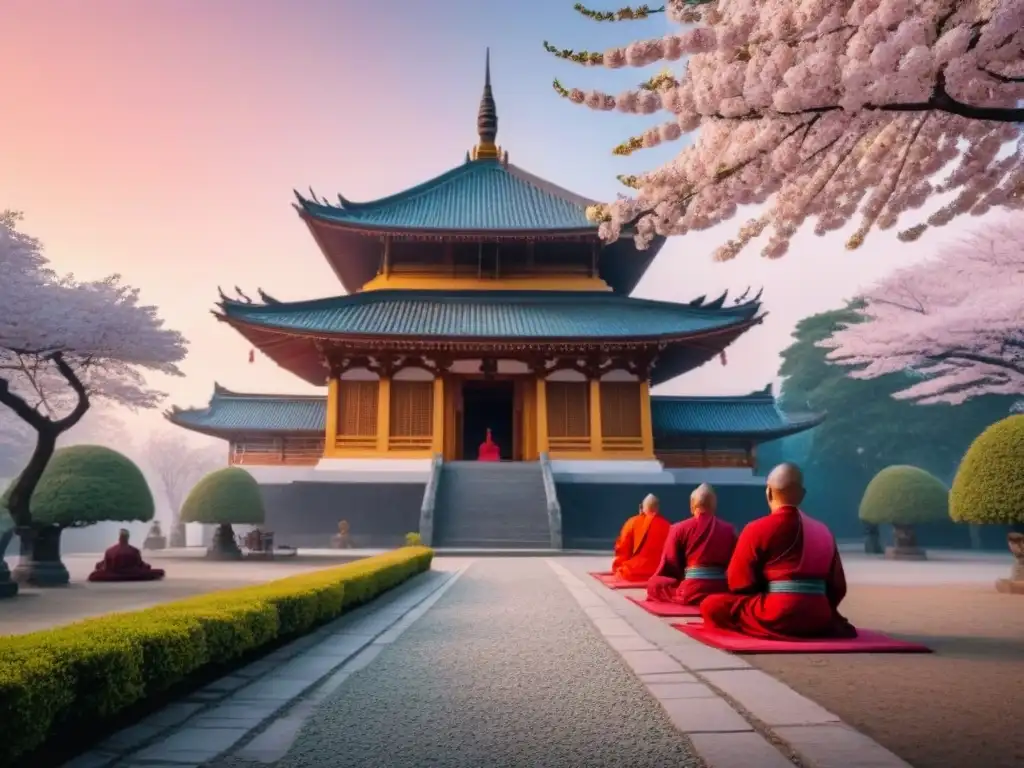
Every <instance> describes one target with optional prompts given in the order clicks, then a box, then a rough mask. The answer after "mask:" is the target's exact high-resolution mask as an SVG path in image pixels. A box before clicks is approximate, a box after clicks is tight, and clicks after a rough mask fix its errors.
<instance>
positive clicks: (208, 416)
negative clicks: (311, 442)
mask: <svg viewBox="0 0 1024 768" xmlns="http://www.w3.org/2000/svg"><path fill="white" fill-rule="evenodd" d="M326 414H327V400H326V398H324V397H323V396H322V395H266V394H244V393H241V392H232V391H231V390H229V389H226V388H224V387H222V386H220V385H219V384H214V385H213V396H212V397H211V398H210V403H209V405H207V406H206V407H205V408H177V407H174V408H171V409H170V410H169V411H167V412H166V413H165V414H164V416H165V417H166V418H167V419H168V421H171V422H172V423H174V424H177V425H179V426H182V427H185V428H186V429H191V430H193V431H196V432H202V433H204V434H210V435H214V436H217V435H220V434H221V433H240V432H257V433H263V432H282V433H299V432H302V433H306V432H317V433H322V432H323V431H324V425H325V424H326V423H327V421H326V418H327V417H326Z"/></svg>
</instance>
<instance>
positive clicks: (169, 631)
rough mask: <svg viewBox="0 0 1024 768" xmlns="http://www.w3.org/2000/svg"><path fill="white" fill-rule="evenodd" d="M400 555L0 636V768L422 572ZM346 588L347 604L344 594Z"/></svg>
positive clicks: (416, 554)
mask: <svg viewBox="0 0 1024 768" xmlns="http://www.w3.org/2000/svg"><path fill="white" fill-rule="evenodd" d="M432 558H433V551H432V550H430V549H428V548H426V547H404V548H402V549H398V550H395V551H394V552H389V553H386V554H383V555H377V556H375V557H369V558H366V559H364V560H357V561H355V562H352V563H346V564H345V565H342V566H338V567H335V568H326V569H324V570H320V571H314V572H312V573H305V574H300V575H297V576H291V577H289V578H286V579H280V580H279V581H273V582H270V583H268V584H263V585H259V586H251V587H242V588H240V589H231V590H225V591H222V592H214V593H211V594H208V595H199V596H196V597H191V598H187V599H185V600H179V601H176V602H173V603H167V604H165V605H160V606H155V607H153V608H147V609H145V610H141V611H135V612H132V613H120V614H111V615H108V616H101V617H97V618H93V619H87V620H85V621H81V622H77V623H75V624H69V625H67V626H64V627H57V628H54V629H50V630H45V631H42V632H33V633H31V634H27V635H20V636H19V635H16V636H8V637H0V722H2V723H3V725H4V739H3V740H2V741H0V766H4V767H5V768H6V767H7V766H15V765H24V764H25V763H24V759H25V758H24V757H23V756H25V755H27V754H28V753H30V752H32V751H33V750H35V749H38V748H40V747H42V746H43V745H45V744H46V743H47V742H49V741H50V740H57V739H60V738H62V736H63V735H66V733H67V732H68V730H69V729H73V731H74V732H76V733H82V732H86V731H87V730H88V729H97V728H100V727H102V726H103V724H104V723H105V721H108V720H109V719H110V718H112V717H114V716H116V715H117V714H119V713H121V712H123V711H124V710H125V709H127V708H129V707H131V706H133V705H135V704H138V703H139V702H141V701H142V700H144V699H145V698H146V697H147V696H150V695H152V694H154V693H158V692H160V691H163V690H166V689H167V688H169V687H171V686H173V685H175V684H177V683H180V682H182V681H184V680H186V679H187V678H188V677H189V676H190V675H193V674H195V673H201V672H202V671H203V670H205V669H209V670H212V669H221V668H223V667H224V665H227V664H230V663H231V662H233V661H236V660H237V659H239V658H240V657H242V656H244V655H246V654H247V653H251V652H254V651H258V650H259V649H261V648H264V647H267V646H268V645H270V644H271V643H274V642H276V641H277V640H280V639H287V638H290V637H293V636H297V635H301V634H303V633H305V632H308V631H309V630H310V629H311V628H313V627H315V626H316V625H318V624H322V623H324V622H326V621H330V620H331V619H334V618H337V617H338V616H340V615H341V614H342V613H344V612H345V610H346V609H347V608H349V607H350V606H352V605H353V604H356V603H360V602H365V601H367V600H370V599H372V598H374V597H376V596H377V595H379V594H381V593H382V592H385V591H387V590H388V589H391V588H392V587H394V586H396V585H398V584H401V583H402V582H404V581H406V580H408V579H410V578H411V577H413V576H415V575H416V574H418V573H421V572H423V571H427V570H429V569H430V563H431V560H432ZM350 585H351V587H352V596H351V597H350V595H349V588H350Z"/></svg>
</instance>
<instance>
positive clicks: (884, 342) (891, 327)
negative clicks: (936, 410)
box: [821, 213, 1024, 404]
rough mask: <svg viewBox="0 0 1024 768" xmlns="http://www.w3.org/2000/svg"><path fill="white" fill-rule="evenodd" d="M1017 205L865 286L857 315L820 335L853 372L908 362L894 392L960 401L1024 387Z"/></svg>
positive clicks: (866, 375) (871, 372) (880, 371)
mask: <svg viewBox="0 0 1024 768" xmlns="http://www.w3.org/2000/svg"><path fill="white" fill-rule="evenodd" d="M1022 296H1024V213H1014V214H1012V215H1011V216H1009V217H1006V218H1005V219H1004V220H1002V221H1000V222H998V223H995V224H991V225H989V226H988V227H986V228H985V229H983V230H981V229H979V230H978V231H976V232H974V233H973V234H972V235H970V236H969V237H967V238H965V239H964V240H962V241H960V242H956V243H953V244H952V245H950V246H949V247H947V248H946V249H945V250H944V251H942V252H941V253H940V254H939V256H938V257H937V258H935V259H933V260H930V261H926V262H924V263H922V264H919V265H917V266H914V267H910V268H907V269H904V270H900V271H898V272H896V273H894V274H893V275H892V276H890V277H889V278H888V279H886V280H884V281H883V282H882V283H880V284H879V285H877V286H875V287H874V288H873V289H872V290H871V291H869V292H868V293H867V295H866V296H865V297H864V298H865V306H864V307H863V309H861V310H859V311H860V314H861V315H862V316H863V318H864V321H863V322H860V323H856V324H853V325H850V326H848V327H846V328H843V329H841V330H839V331H838V332H836V333H835V334H834V335H833V336H832V337H831V338H829V339H827V340H825V341H823V342H821V346H822V347H825V348H827V349H831V350H832V351H831V352H830V353H829V355H828V359H829V361H830V362H833V363H835V364H837V365H844V366H849V367H850V375H851V376H852V377H854V378H863V379H872V378H876V377H878V376H883V375H885V374H888V373H894V372H898V371H910V372H913V373H914V374H915V375H916V378H917V379H918V381H917V383H915V384H914V385H913V386H911V387H908V388H906V389H904V390H902V391H900V392H897V393H896V394H895V395H894V396H895V397H896V398H898V399H908V400H914V401H916V402H919V403H924V404H928V403H943V402H944V403H953V404H957V403H962V402H964V401H966V400H969V399H971V398H973V397H978V396H980V395H986V394H1001V395H1024V312H1022V304H1021V297H1022Z"/></svg>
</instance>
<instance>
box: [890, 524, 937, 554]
mask: <svg viewBox="0 0 1024 768" xmlns="http://www.w3.org/2000/svg"><path fill="white" fill-rule="evenodd" d="M892 532H893V542H892V543H893V545H892V546H891V547H888V548H886V550H885V556H886V557H887V558H888V559H889V560H927V559H928V555H927V554H926V553H925V551H924V550H923V549H921V548H920V547H918V546H917V534H916V533H915V532H914V526H912V525H893V527H892Z"/></svg>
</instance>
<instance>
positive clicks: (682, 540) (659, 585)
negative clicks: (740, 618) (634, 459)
mask: <svg viewBox="0 0 1024 768" xmlns="http://www.w3.org/2000/svg"><path fill="white" fill-rule="evenodd" d="M717 510H718V497H717V496H716V495H715V489H714V488H712V487H711V486H710V485H708V484H707V483H702V484H701V485H699V486H698V487H697V488H696V489H695V490H694V492H693V493H692V494H690V512H691V514H692V515H693V516H692V517H691V518H690V519H689V520H683V521H682V522H680V523H676V524H675V525H673V526H672V527H671V528H670V529H669V533H668V539H667V540H666V541H665V550H664V552H662V555H661V564H660V565H659V566H658V570H657V571H656V572H655V574H654V575H653V576H652V577H651V578H650V580H649V581H648V582H647V599H648V600H657V601H660V602H663V603H678V604H680V605H700V604H701V602H702V601H703V600H704V598H705V597H707V596H708V595H713V594H718V593H720V592H727V591H728V586H727V585H726V581H725V569H726V566H728V565H729V558H730V557H732V551H733V548H734V547H735V546H736V529H735V528H733V527H732V526H731V525H729V523H727V522H725V521H724V520H721V519H719V517H718V515H717Z"/></svg>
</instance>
